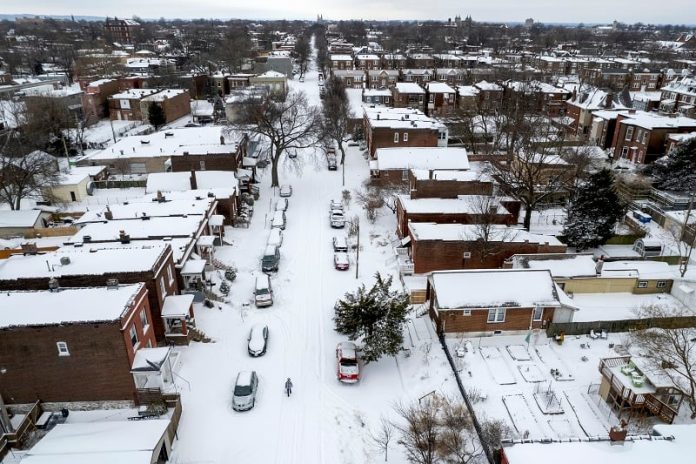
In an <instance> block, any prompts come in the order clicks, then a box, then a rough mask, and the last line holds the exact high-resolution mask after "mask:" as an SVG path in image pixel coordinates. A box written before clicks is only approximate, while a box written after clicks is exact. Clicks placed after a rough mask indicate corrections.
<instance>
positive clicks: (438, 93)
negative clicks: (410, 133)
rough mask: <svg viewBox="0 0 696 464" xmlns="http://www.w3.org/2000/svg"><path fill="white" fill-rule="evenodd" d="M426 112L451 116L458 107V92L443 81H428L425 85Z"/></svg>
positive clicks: (431, 114) (433, 114)
mask: <svg viewBox="0 0 696 464" xmlns="http://www.w3.org/2000/svg"><path fill="white" fill-rule="evenodd" d="M425 95H426V99H427V102H428V103H427V106H426V114H427V115H429V116H440V117H442V116H450V115H452V113H454V111H455V109H456V107H457V92H456V91H455V90H454V89H453V88H452V87H450V86H449V85H447V84H445V83H443V82H428V83H427V84H426V86H425Z"/></svg>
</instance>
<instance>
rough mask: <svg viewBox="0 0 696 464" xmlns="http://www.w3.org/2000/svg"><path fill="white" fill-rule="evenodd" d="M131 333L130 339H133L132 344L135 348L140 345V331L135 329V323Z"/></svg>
mask: <svg viewBox="0 0 696 464" xmlns="http://www.w3.org/2000/svg"><path fill="white" fill-rule="evenodd" d="M129 335H130V340H131V346H133V348H135V347H136V346H137V345H138V331H137V330H135V326H134V325H132V326H131V328H130V332H129Z"/></svg>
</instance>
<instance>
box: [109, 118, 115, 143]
mask: <svg viewBox="0 0 696 464" xmlns="http://www.w3.org/2000/svg"><path fill="white" fill-rule="evenodd" d="M109 124H110V125H111V136H112V137H113V138H114V143H116V131H115V130H114V121H113V119H111V116H109Z"/></svg>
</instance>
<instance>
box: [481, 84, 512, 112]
mask: <svg viewBox="0 0 696 464" xmlns="http://www.w3.org/2000/svg"><path fill="white" fill-rule="evenodd" d="M474 87H475V88H476V89H477V90H478V98H479V105H480V107H481V108H483V109H493V108H497V107H499V106H500V104H501V103H502V101H503V96H504V93H505V89H504V88H503V87H502V86H501V85H498V84H496V83H495V82H487V81H480V82H477V83H476V84H474Z"/></svg>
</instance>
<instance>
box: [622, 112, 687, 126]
mask: <svg viewBox="0 0 696 464" xmlns="http://www.w3.org/2000/svg"><path fill="white" fill-rule="evenodd" d="M621 115H622V116H625V119H622V120H621V124H630V125H632V126H638V127H642V128H644V129H657V128H681V127H693V128H696V119H693V118H687V117H685V116H674V117H671V116H663V115H660V114H657V113H648V112H646V111H635V112H629V111H625V112H621Z"/></svg>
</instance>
